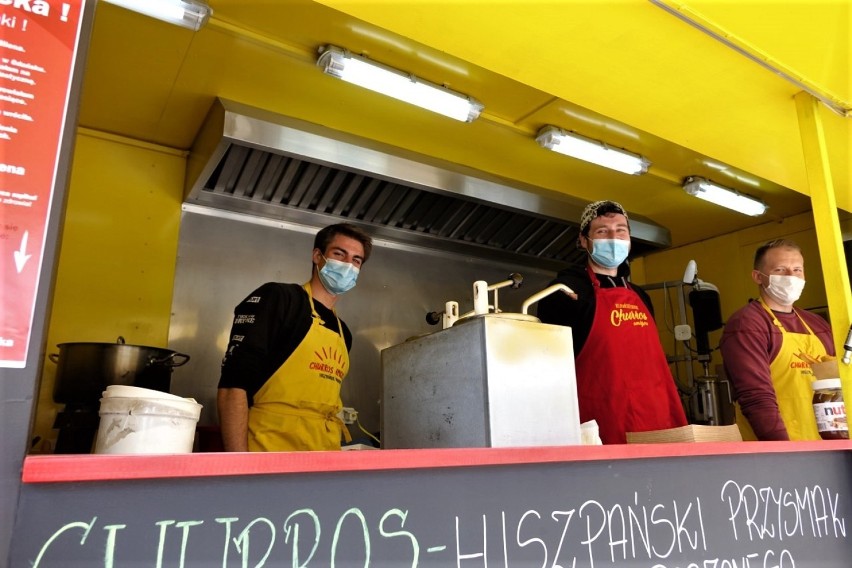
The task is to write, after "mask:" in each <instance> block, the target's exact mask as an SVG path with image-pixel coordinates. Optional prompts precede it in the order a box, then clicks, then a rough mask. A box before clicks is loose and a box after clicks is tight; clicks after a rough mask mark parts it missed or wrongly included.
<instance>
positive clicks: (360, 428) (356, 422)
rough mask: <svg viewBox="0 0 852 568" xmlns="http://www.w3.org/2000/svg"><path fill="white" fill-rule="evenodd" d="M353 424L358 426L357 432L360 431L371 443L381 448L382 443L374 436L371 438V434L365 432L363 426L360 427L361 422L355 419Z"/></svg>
mask: <svg viewBox="0 0 852 568" xmlns="http://www.w3.org/2000/svg"><path fill="white" fill-rule="evenodd" d="M355 424H357V425H358V429H359V430H361V431H362V432H363V433H365V434H366V435H367V436H369V437H370V438H371V439H372V440H373V441H375V442H376V443H377V444H378V445H379V447H381V446H382V441H381V440H379V439H378V438H376V437H375V436H373V435H372V434H371V433H369V432H367V430H366V429H365V428H364V427H363V426H361V421H360V420H358V419H357V418H355Z"/></svg>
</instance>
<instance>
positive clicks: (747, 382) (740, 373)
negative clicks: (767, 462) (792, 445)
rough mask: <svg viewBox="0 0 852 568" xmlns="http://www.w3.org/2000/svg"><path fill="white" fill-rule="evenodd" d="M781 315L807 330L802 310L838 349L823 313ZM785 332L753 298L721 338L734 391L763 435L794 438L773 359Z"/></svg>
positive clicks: (789, 325)
mask: <svg viewBox="0 0 852 568" xmlns="http://www.w3.org/2000/svg"><path fill="white" fill-rule="evenodd" d="M773 313H774V314H775V317H776V318H778V321H779V322H780V323H781V325H783V326H784V329H785V330H787V331H788V332H791V333H807V332H808V330H807V328H805V326H804V325H802V321H801V320H800V319H799V318H798V317H797V316H796V314H799V315H800V316H801V317H802V319H803V320H805V322H806V323H807V324H808V326H810V328H811V330H813V332H814V333H815V334H816V335H817V337H819V339H820V341H821V342H822V344H823V345H825V349H826V351H827V352H828V354H829V355H834V354H835V351H834V340H833V339H832V335H831V327H830V326H829V325H828V322H826V321H825V320H824V319H823V318H821V317H820V316H818V315H816V314H812V313H810V312H807V311H805V310H799V309H796V312H795V313H793V312H790V313H785V312H776V311H774V310H773ZM781 341H782V335H781V330H779V329H778V328H777V327H776V326H775V324H774V323H773V322H772V318H771V317H769V314H768V313H766V310H765V309H763V306H761V305H760V302H758V301H756V300H752V301H751V302H749V303H748V305H746V306H745V307H743V308H741V309H740V310H739V311H737V312H736V313H734V315H732V316H731V317H730V318H729V319H728V321H727V322H726V323H725V330H724V331H723V332H722V339H721V341H720V343H719V347H720V350H721V352H722V361H723V363H724V365H725V374H726V375H727V376H728V379H729V380H730V381H731V387H732V389H733V393H734V397H735V399H736V400H737V402H738V403H739V405H740V408H741V410H742V412H743V415H744V416H745V417H746V418H747V419H748V421H749V424H750V425H751V427H752V430H754V433H755V435H756V436H757V439H758V440H788V439H789V437H788V436H787V428H786V427H785V426H784V421H783V420H782V419H781V413H780V412H779V410H778V401H777V399H776V398H775V388H774V387H773V386H772V377H771V376H770V375H769V365H770V363H771V362H772V360H773V359H775V357H776V356H777V355H778V352H779V351H780V349H781Z"/></svg>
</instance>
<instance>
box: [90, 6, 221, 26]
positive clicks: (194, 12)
mask: <svg viewBox="0 0 852 568" xmlns="http://www.w3.org/2000/svg"><path fill="white" fill-rule="evenodd" d="M104 1H105V2H107V3H109V4H115V5H116V6H121V7H122V8H127V9H128V10H133V11H134V12H139V13H140V14H144V15H146V16H150V17H152V18H156V19H158V20H162V21H164V22H168V23H170V24H175V25H177V26H181V27H184V28H189V29H191V30H193V31H196V32H197V31H198V30H199V29H201V26H203V25H204V24H205V23H207V20H208V19H209V18H210V14H212V13H213V10H211V9H210V6H208V5H207V4H205V3H204V2H198V1H197V0H104Z"/></svg>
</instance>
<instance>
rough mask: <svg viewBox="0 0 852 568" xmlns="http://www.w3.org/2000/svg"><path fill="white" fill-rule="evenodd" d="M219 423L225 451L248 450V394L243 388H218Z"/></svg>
mask: <svg viewBox="0 0 852 568" xmlns="http://www.w3.org/2000/svg"><path fill="white" fill-rule="evenodd" d="M216 403H217V407H218V409H219V425H220V427H221V429H222V443H223V445H224V446H225V451H226V452H247V451H248V396H247V395H246V391H244V390H243V389H236V388H230V389H219V393H218V395H217V400H216Z"/></svg>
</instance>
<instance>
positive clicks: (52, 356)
mask: <svg viewBox="0 0 852 568" xmlns="http://www.w3.org/2000/svg"><path fill="white" fill-rule="evenodd" d="M47 358H48V359H50V360H51V361H53V362H54V363H56V364H59V353H51V354H49V355H48V356H47Z"/></svg>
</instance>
